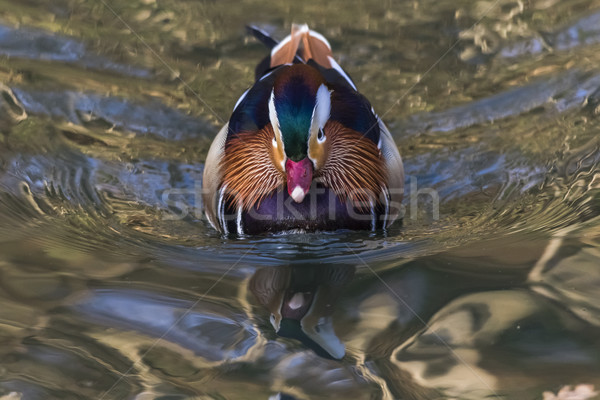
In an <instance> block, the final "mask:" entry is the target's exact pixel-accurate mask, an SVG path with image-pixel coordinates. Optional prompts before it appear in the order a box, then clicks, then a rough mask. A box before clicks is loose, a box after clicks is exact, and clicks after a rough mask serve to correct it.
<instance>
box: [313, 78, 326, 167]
mask: <svg viewBox="0 0 600 400" xmlns="http://www.w3.org/2000/svg"><path fill="white" fill-rule="evenodd" d="M315 100H316V101H315V108H313V112H312V116H311V117H310V128H309V130H308V137H309V138H310V136H311V135H315V137H316V138H317V142H318V143H323V142H324V141H325V140H327V136H323V138H322V139H319V130H320V129H322V128H323V127H324V126H325V124H326V123H327V121H328V120H329V116H330V115H331V91H330V90H329V89H328V88H327V86H325V85H324V84H321V86H319V89H317V97H316V99H315ZM308 158H309V159H310V161H312V163H313V165H314V167H315V168H317V160H316V159H315V158H314V157H311V155H310V148H309V150H308Z"/></svg>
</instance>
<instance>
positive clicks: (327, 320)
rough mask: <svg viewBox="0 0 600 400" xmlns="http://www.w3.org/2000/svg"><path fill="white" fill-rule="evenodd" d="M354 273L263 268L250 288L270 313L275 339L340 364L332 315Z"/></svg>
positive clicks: (341, 269)
mask: <svg viewBox="0 0 600 400" xmlns="http://www.w3.org/2000/svg"><path fill="white" fill-rule="evenodd" d="M354 270H355V268H354V267H353V266H349V265H335V266H334V265H328V266H323V265H298V266H286V267H269V268H262V269H259V270H258V271H256V273H255V274H254V275H253V276H252V278H251V279H250V283H249V287H250V291H251V292H252V293H253V294H254V296H255V297H256V299H257V300H258V302H259V303H260V304H261V305H262V306H263V307H265V308H266V309H267V310H268V311H269V312H270V313H271V316H270V321H271V324H272V325H273V328H274V329H275V332H276V333H277V335H279V336H281V337H285V338H293V339H296V340H299V341H300V342H302V343H303V344H304V345H305V346H307V347H308V348H310V349H312V350H313V351H314V352H315V353H316V354H318V355H319V356H321V357H324V358H328V359H338V360H339V359H341V358H343V357H344V355H345V354H346V350H345V347H344V344H343V343H342V342H341V341H340V339H339V338H338V337H337V335H336V333H335V331H334V329H333V323H332V322H333V321H332V314H333V311H334V309H335V303H336V301H337V299H338V298H339V296H340V294H341V292H342V290H343V289H344V286H346V285H347V284H348V283H349V282H350V281H351V280H352V278H353V277H354Z"/></svg>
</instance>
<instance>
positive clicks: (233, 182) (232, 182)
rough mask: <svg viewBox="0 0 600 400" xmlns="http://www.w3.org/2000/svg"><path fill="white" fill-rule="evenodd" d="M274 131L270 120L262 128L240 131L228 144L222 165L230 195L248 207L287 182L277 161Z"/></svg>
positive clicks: (238, 202)
mask: <svg viewBox="0 0 600 400" xmlns="http://www.w3.org/2000/svg"><path fill="white" fill-rule="evenodd" d="M273 135H274V133H273V127H272V126H271V125H270V124H269V125H267V126H265V127H264V128H263V129H261V130H260V131H258V132H241V133H238V134H237V136H236V137H234V138H232V139H231V140H230V141H229V142H228V143H227V145H226V146H225V154H224V156H223V160H222V164H221V165H222V168H223V185H226V187H227V189H226V196H227V198H228V199H230V200H233V201H234V203H235V204H237V205H238V206H239V205H241V206H242V207H243V208H244V210H245V211H248V210H249V209H250V208H251V207H252V206H254V205H258V204H260V201H261V200H262V199H263V198H265V197H266V196H267V195H269V194H271V192H273V191H274V190H276V189H278V188H280V187H282V186H283V184H284V183H285V177H284V176H283V174H282V173H281V172H279V170H278V169H277V168H276V167H275V165H274V163H273V162H274V160H273V152H272V150H271V147H272V146H273V144H272V140H273Z"/></svg>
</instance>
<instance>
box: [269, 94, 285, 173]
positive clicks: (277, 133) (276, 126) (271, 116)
mask: <svg viewBox="0 0 600 400" xmlns="http://www.w3.org/2000/svg"><path fill="white" fill-rule="evenodd" d="M269 120H270V121H271V125H272V126H273V131H274V132H275V143H277V139H279V140H280V141H281V147H282V149H281V150H282V151H283V160H281V168H282V169H283V170H284V171H285V161H286V157H285V145H284V144H283V137H282V136H281V128H280V127H279V118H277V110H276V109H275V89H273V90H271V97H270V98H269Z"/></svg>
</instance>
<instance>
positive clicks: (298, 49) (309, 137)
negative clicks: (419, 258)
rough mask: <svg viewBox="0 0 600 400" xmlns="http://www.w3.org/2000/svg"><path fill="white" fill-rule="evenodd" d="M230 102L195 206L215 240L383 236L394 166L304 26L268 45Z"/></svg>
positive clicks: (369, 117) (364, 110) (364, 111)
mask: <svg viewBox="0 0 600 400" xmlns="http://www.w3.org/2000/svg"><path fill="white" fill-rule="evenodd" d="M247 28H248V31H249V32H250V33H251V34H252V35H254V37H256V38H257V39H258V40H259V41H260V42H262V43H263V44H265V45H266V46H267V47H268V48H269V49H270V53H269V54H268V55H267V56H266V57H265V59H264V60H262V62H260V63H259V64H258V66H257V67H256V69H255V82H254V84H253V85H252V86H251V87H250V88H249V89H248V90H246V91H245V92H244V93H243V94H242V95H241V97H240V98H239V99H238V100H237V102H236V104H235V106H234V108H233V112H232V114H231V117H230V118H229V120H228V121H227V123H225V125H224V126H223V127H222V129H221V130H220V131H219V133H218V134H217V136H216V137H215V139H214V140H213V142H212V144H211V146H210V148H209V151H208V154H207V156H206V160H205V163H204V171H203V179H202V202H203V207H204V211H205V214H206V217H207V219H208V222H209V223H210V224H211V225H212V227H213V228H215V229H216V230H217V231H219V232H221V233H222V234H225V235H240V236H244V235H254V234H262V233H279V232H314V231H338V230H370V231H375V230H378V229H384V230H385V229H387V228H389V227H390V226H391V225H392V223H394V221H396V220H398V219H401V215H402V212H401V209H402V208H401V207H402V205H401V201H402V197H403V189H404V167H403V163H402V158H401V156H400V153H399V151H398V147H397V146H396V144H395V142H394V139H393V137H392V135H391V133H390V131H389V130H388V128H387V127H386V126H385V124H384V123H383V122H382V120H381V118H379V116H378V115H377V114H376V113H375V111H374V109H373V107H372V106H371V104H370V102H369V101H368V100H367V98H366V97H365V96H363V95H362V94H361V93H359V91H358V89H357V86H356V84H355V83H354V81H353V80H352V79H351V78H350V76H349V75H348V73H346V71H344V70H343V69H342V68H341V67H340V65H339V64H338V63H337V61H336V60H335V59H334V57H333V53H332V50H331V45H330V43H329V42H328V41H327V39H326V38H325V37H324V36H323V35H321V34H320V33H318V32H316V31H313V30H311V29H309V28H308V26H307V25H306V24H302V25H298V24H293V25H292V29H291V33H290V35H288V36H287V37H285V38H284V39H283V40H281V41H280V42H278V41H277V40H275V39H274V38H273V37H272V36H271V35H269V34H268V33H267V32H265V31H264V30H262V29H260V28H258V27H256V26H248V27H247Z"/></svg>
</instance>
